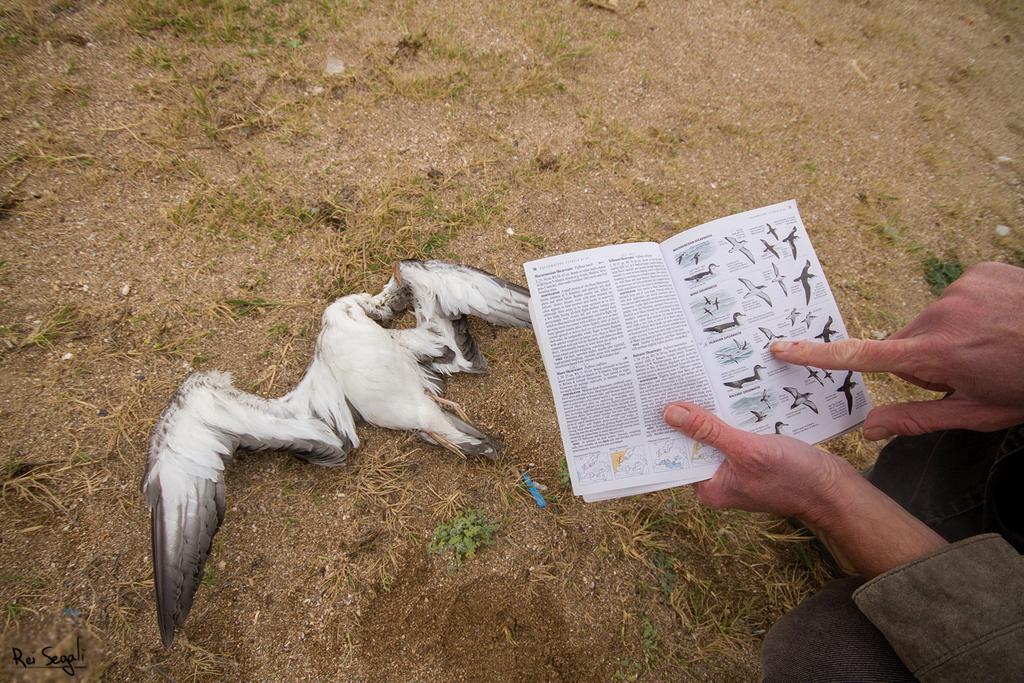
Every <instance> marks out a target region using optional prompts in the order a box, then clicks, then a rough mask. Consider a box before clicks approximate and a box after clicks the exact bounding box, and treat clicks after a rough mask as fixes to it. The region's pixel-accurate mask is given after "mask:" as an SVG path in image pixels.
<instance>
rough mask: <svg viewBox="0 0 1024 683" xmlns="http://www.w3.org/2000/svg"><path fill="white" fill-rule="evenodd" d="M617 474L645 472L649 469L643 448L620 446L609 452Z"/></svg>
mask: <svg viewBox="0 0 1024 683" xmlns="http://www.w3.org/2000/svg"><path fill="white" fill-rule="evenodd" d="M608 457H609V460H610V461H611V465H612V471H613V472H614V473H615V476H619V477H623V476H631V475H636V474H643V473H644V472H645V471H646V470H647V461H646V460H645V459H644V454H643V449H642V448H640V447H638V446H627V447H625V448H618V449H615V450H613V451H611V452H610V453H609V454H608Z"/></svg>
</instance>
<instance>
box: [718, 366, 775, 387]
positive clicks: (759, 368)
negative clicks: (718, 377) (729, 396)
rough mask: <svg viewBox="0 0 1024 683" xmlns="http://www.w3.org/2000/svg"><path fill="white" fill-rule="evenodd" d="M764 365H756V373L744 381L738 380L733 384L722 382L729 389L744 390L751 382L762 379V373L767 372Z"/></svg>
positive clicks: (732, 382)
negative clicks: (745, 385)
mask: <svg viewBox="0 0 1024 683" xmlns="http://www.w3.org/2000/svg"><path fill="white" fill-rule="evenodd" d="M766 369H767V368H765V367H764V366H763V365H755V366H754V369H753V370H752V372H753V373H754V374H753V375H751V376H750V377H744V378H742V379H736V380H733V381H731V382H722V384H724V385H725V386H727V387H730V388H732V389H742V388H743V385H744V384H750V383H751V382H757V381H759V380H760V379H761V371H762V370H766Z"/></svg>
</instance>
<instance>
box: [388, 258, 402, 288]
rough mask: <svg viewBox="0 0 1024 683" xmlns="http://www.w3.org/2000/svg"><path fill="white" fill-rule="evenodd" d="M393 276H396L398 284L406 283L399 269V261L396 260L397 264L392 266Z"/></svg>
mask: <svg viewBox="0 0 1024 683" xmlns="http://www.w3.org/2000/svg"><path fill="white" fill-rule="evenodd" d="M391 276H392V277H394V278H395V282H397V283H398V284H400V285H401V284H404V283H403V282H402V275H401V273H400V272H399V271H398V261H395V265H393V266H392V267H391Z"/></svg>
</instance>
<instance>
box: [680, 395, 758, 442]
mask: <svg viewBox="0 0 1024 683" xmlns="http://www.w3.org/2000/svg"><path fill="white" fill-rule="evenodd" d="M664 418H665V422H667V423H668V424H669V426H671V427H675V428H676V429H677V430H678V431H680V432H682V433H683V434H686V435H687V436H689V437H690V438H692V439H695V440H696V441H700V442H701V443H706V444H708V445H710V446H714V447H715V448H717V449H718V450H720V451H722V452H723V453H725V454H726V455H733V454H742V453H744V452H745V451H749V450H751V449H752V448H753V447H754V446H755V444H754V443H753V441H754V439H756V438H757V437H756V436H755V435H753V434H751V433H749V432H745V431H743V430H742V429H736V428H735V427H730V426H729V425H727V424H726V423H725V422H723V421H722V420H720V419H719V418H718V417H716V416H715V415H714V414H712V413H711V412H709V411H707V410H704V409H703V408H701V407H700V406H697V405H694V404H692V403H683V402H678V403H670V404H669V405H667V406H666V407H665V412H664Z"/></svg>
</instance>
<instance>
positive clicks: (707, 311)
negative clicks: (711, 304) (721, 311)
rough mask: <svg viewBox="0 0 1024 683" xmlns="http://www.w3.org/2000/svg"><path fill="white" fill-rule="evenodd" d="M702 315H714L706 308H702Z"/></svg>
mask: <svg viewBox="0 0 1024 683" xmlns="http://www.w3.org/2000/svg"><path fill="white" fill-rule="evenodd" d="M704 315H714V313H712V312H711V311H709V310H708V308H707V306H705V307H704Z"/></svg>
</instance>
